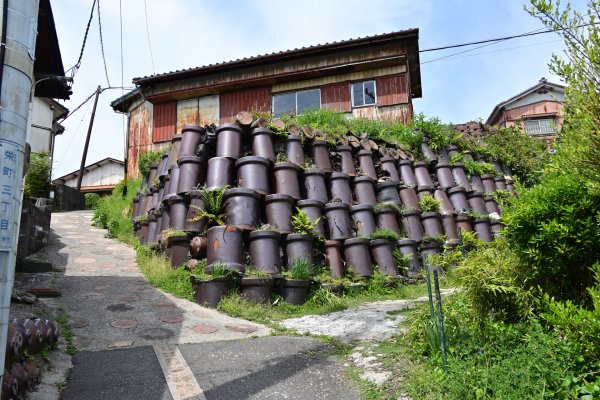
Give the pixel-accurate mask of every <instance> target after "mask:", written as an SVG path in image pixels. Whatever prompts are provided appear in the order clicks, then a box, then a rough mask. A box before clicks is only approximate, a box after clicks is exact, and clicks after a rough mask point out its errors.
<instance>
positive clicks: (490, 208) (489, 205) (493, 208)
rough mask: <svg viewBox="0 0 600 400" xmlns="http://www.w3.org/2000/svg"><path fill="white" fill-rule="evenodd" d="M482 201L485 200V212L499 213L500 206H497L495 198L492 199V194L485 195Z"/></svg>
mask: <svg viewBox="0 0 600 400" xmlns="http://www.w3.org/2000/svg"><path fill="white" fill-rule="evenodd" d="M483 201H484V202H485V209H486V210H487V213H486V214H491V213H497V214H500V207H498V203H496V200H494V198H493V197H492V196H485V197H484V198H483Z"/></svg>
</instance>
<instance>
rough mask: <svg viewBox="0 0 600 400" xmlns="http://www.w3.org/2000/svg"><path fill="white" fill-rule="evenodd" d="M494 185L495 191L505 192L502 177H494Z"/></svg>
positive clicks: (504, 182) (504, 183) (504, 180)
mask: <svg viewBox="0 0 600 400" xmlns="http://www.w3.org/2000/svg"><path fill="white" fill-rule="evenodd" d="M494 183H495V184H496V190H506V179H504V178H503V177H501V176H497V177H495V178H494Z"/></svg>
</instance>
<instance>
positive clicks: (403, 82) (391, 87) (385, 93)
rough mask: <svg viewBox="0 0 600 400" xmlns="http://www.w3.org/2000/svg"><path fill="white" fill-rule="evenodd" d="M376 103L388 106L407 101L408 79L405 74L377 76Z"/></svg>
mask: <svg viewBox="0 0 600 400" xmlns="http://www.w3.org/2000/svg"><path fill="white" fill-rule="evenodd" d="M375 81H376V85H377V105H378V106H390V105H393V104H403V103H408V80H407V78H406V74H401V75H391V76H383V77H381V78H377V79H376V80H375Z"/></svg>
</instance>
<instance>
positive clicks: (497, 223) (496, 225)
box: [490, 219, 504, 238]
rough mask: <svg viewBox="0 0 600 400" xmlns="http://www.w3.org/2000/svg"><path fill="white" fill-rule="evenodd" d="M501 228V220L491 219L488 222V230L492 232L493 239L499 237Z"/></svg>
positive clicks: (502, 226) (502, 225)
mask: <svg viewBox="0 0 600 400" xmlns="http://www.w3.org/2000/svg"><path fill="white" fill-rule="evenodd" d="M502 228H504V224H503V223H502V221H501V220H499V219H492V220H490V229H491V231H492V234H493V235H494V238H498V236H500V235H501V232H500V231H501V230H502Z"/></svg>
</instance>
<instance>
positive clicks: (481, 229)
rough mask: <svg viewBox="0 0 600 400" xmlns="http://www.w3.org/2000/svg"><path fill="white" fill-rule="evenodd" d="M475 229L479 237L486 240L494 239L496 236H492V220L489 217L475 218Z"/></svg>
mask: <svg viewBox="0 0 600 400" xmlns="http://www.w3.org/2000/svg"><path fill="white" fill-rule="evenodd" d="M473 230H474V231H475V232H477V237H478V238H479V239H481V240H483V241H484V242H491V241H492V240H494V237H493V236H492V229H491V226H490V220H489V219H487V218H475V219H473Z"/></svg>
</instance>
